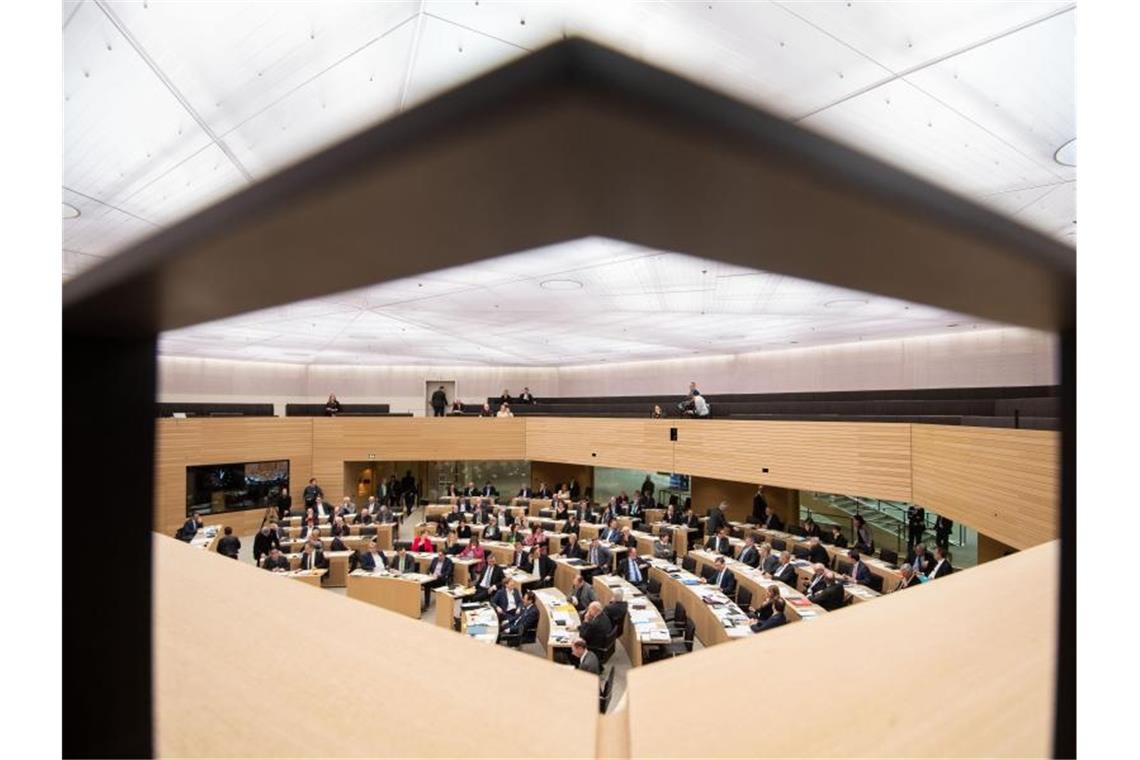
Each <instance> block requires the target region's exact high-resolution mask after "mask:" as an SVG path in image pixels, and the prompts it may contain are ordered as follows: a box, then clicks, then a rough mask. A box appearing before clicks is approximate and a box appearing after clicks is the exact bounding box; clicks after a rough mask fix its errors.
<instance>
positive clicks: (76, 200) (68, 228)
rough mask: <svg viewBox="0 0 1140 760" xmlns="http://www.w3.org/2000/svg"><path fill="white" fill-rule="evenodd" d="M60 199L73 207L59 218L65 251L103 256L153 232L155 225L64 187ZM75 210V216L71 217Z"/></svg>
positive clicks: (156, 227)
mask: <svg viewBox="0 0 1140 760" xmlns="http://www.w3.org/2000/svg"><path fill="white" fill-rule="evenodd" d="M63 202H64V203H65V204H67V206H69V207H71V209H74V211H68V213H67V214H65V216H70V217H71V218H64V220H63V247H64V249H65V250H69V251H72V252H77V253H81V254H85V255H87V256H99V257H106V256H110V255H111V254H113V253H115V252H116V251H118V250H119V249H120V248H121V247H122V246H124V245H126V244H128V243H132V242H135V241H137V240H140V239H142V238H144V237H146V236H147V235H149V234H150V233H152V232H155V231H157V230H158V229H159V228H158V225H156V224H153V223H151V222H149V221H146V220H144V219H140V218H138V217H136V216H132V215H131V214H129V213H126V212H124V211H122V210H121V209H118V208H114V207H112V206H108V205H107V204H105V203H101V202H99V201H97V200H95V199H93V198H89V197H87V196H85V195H81V194H79V193H76V192H73V191H71V190H68V189H67V188H64V190H63ZM75 212H78V213H79V216H74V214H75Z"/></svg>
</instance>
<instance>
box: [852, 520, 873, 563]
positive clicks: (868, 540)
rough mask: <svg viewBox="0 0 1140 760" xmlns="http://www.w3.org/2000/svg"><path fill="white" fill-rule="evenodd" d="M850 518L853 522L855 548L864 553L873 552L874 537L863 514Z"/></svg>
mask: <svg viewBox="0 0 1140 760" xmlns="http://www.w3.org/2000/svg"><path fill="white" fill-rule="evenodd" d="M851 519H852V520H853V521H854V523H855V548H856V549H858V550H859V551H861V552H863V553H864V554H874V553H875V537H874V534H872V533H871V526H870V525H868V524H867V520H866V519H865V518H864V517H863V515H855V516H854V517H852V518H851Z"/></svg>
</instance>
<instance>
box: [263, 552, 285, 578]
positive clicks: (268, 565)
mask: <svg viewBox="0 0 1140 760" xmlns="http://www.w3.org/2000/svg"><path fill="white" fill-rule="evenodd" d="M263 564H264V567H265V569H266V570H273V571H275V572H281V573H287V572H289V558H288V557H286V556H285V555H284V554H282V553H281V550H280V549H278V548H277V547H276V546H274V547H273V548H272V549H270V550H269V554H267V555H266V556H265V562H264V563H263Z"/></svg>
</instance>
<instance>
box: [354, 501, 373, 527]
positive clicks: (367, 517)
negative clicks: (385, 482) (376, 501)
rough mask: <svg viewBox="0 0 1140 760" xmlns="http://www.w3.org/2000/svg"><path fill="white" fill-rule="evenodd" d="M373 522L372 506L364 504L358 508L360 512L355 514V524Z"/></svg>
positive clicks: (369, 523)
mask: <svg viewBox="0 0 1140 760" xmlns="http://www.w3.org/2000/svg"><path fill="white" fill-rule="evenodd" d="M372 522H373V517H372V508H371V507H369V506H367V505H365V506H363V507H361V508H360V514H358V515H357V516H356V524H357V525H371V524H372Z"/></svg>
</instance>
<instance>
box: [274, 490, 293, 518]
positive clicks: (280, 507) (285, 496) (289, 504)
mask: <svg viewBox="0 0 1140 760" xmlns="http://www.w3.org/2000/svg"><path fill="white" fill-rule="evenodd" d="M292 508H293V497H292V496H290V495H289V489H288V488H285V487H284V486H282V487H281V493H279V494H277V519H278V520H283V519H285V515H287V514H289V510H290V509H292Z"/></svg>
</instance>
